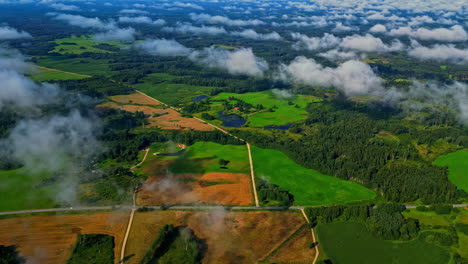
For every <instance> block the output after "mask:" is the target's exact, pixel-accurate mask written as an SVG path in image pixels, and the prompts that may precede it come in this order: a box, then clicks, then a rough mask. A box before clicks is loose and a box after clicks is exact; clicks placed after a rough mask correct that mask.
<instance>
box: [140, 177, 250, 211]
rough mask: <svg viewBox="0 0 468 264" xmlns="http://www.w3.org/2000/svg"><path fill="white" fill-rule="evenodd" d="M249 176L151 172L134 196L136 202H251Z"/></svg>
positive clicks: (242, 203)
mask: <svg viewBox="0 0 468 264" xmlns="http://www.w3.org/2000/svg"><path fill="white" fill-rule="evenodd" d="M250 188H251V187H250V178H249V176H248V175H247V174H243V173H221V172H213V173H206V174H203V175H199V174H172V175H159V176H151V177H149V178H148V180H147V181H146V182H145V184H144V185H143V187H142V189H141V191H140V192H139V193H138V196H137V204H138V205H158V204H163V203H164V204H184V203H185V204H186V203H194V202H202V203H209V204H223V205H249V204H251V203H252V192H251V190H250Z"/></svg>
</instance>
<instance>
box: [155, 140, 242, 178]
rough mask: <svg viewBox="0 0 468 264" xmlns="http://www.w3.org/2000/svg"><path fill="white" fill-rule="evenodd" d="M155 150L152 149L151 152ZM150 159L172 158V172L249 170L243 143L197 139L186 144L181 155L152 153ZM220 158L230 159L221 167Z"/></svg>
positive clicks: (236, 171) (238, 171)
mask: <svg viewBox="0 0 468 264" xmlns="http://www.w3.org/2000/svg"><path fill="white" fill-rule="evenodd" d="M155 151H156V150H153V149H152V150H151V153H154V152H155ZM161 153H164V152H161ZM149 155H150V154H149ZM152 159H153V160H154V159H162V160H172V161H173V163H171V165H170V167H169V170H170V171H171V172H172V173H210V172H229V173H248V172H249V160H248V154H247V148H246V146H245V145H221V144H217V143H213V142H204V141H199V142H196V143H195V144H193V145H191V146H188V147H187V148H186V151H185V152H184V153H183V154H182V155H181V156H157V157H154V155H153V157H152ZM220 159H224V160H229V161H230V162H229V164H228V165H227V166H226V168H221V166H220V165H219V163H218V162H219V160H220Z"/></svg>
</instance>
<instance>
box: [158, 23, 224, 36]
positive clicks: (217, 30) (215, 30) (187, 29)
mask: <svg viewBox="0 0 468 264" xmlns="http://www.w3.org/2000/svg"><path fill="white" fill-rule="evenodd" d="M162 30H164V31H168V32H180V33H194V34H208V35H219V34H227V33H228V32H227V31H226V30H225V29H224V28H223V27H212V26H205V25H202V26H200V27H197V26H193V25H192V24H189V23H177V25H176V26H175V27H164V28H162Z"/></svg>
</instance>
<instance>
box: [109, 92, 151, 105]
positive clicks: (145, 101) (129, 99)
mask: <svg viewBox="0 0 468 264" xmlns="http://www.w3.org/2000/svg"><path fill="white" fill-rule="evenodd" d="M109 98H110V99H111V100H112V101H115V102H117V103H122V104H140V105H160V103H158V102H157V101H155V100H153V99H151V98H148V97H147V96H144V95H142V94H140V93H132V94H126V95H114V96H110V97H109Z"/></svg>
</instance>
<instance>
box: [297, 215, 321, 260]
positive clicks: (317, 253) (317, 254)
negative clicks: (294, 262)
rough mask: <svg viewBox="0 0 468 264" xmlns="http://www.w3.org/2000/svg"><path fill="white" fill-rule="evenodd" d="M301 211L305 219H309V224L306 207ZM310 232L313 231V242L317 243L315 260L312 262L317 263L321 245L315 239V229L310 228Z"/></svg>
mask: <svg viewBox="0 0 468 264" xmlns="http://www.w3.org/2000/svg"><path fill="white" fill-rule="evenodd" d="M301 213H302V215H303V216H304V218H305V220H306V221H307V223H308V224H310V221H309V218H308V217H307V215H306V213H305V211H304V209H301ZM310 232H311V233H312V242H313V243H314V245H315V257H314V261H313V262H312V264H315V263H316V262H317V259H318V256H319V254H320V251H319V246H318V242H317V240H316V239H315V232H314V229H313V228H310Z"/></svg>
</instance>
